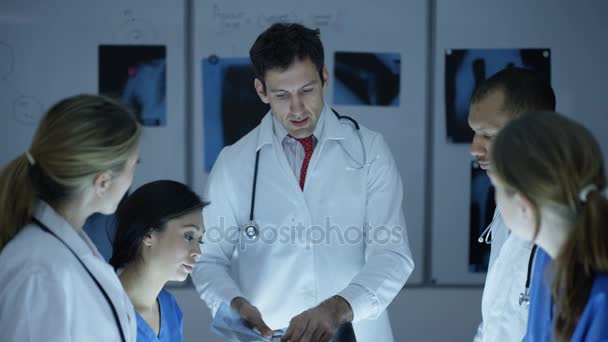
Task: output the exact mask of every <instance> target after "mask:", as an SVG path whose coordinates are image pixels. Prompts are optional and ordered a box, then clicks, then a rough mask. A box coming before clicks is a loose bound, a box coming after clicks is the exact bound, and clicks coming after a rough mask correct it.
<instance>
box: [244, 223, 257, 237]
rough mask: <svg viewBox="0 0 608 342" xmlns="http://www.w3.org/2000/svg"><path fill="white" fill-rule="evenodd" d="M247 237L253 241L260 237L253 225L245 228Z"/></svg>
mask: <svg viewBox="0 0 608 342" xmlns="http://www.w3.org/2000/svg"><path fill="white" fill-rule="evenodd" d="M245 236H247V237H248V238H249V239H251V240H253V239H255V238H257V237H258V229H257V228H256V227H255V226H254V225H253V223H251V224H249V225H248V226H247V227H245Z"/></svg>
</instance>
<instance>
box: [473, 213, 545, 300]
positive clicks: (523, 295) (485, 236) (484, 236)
mask: <svg viewBox="0 0 608 342" xmlns="http://www.w3.org/2000/svg"><path fill="white" fill-rule="evenodd" d="M491 233H492V224H490V225H489V226H488V227H486V229H485V230H484V231H483V232H482V233H481V235H480V236H479V238H477V242H479V243H483V242H485V243H486V244H491V243H492V239H491V238H490V234H491ZM535 255H536V245H534V246H532V251H530V257H529V258H528V271H527V273H526V284H525V287H524V291H523V292H520V293H519V301H518V303H519V306H526V307H528V306H529V305H530V279H531V278H532V265H533V264H534V256H535Z"/></svg>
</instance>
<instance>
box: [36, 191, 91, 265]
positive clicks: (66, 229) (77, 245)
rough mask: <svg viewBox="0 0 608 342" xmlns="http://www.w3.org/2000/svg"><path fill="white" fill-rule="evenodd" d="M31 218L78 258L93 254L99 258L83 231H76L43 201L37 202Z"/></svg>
mask: <svg viewBox="0 0 608 342" xmlns="http://www.w3.org/2000/svg"><path fill="white" fill-rule="evenodd" d="M33 216H34V217H35V218H36V219H38V220H39V221H40V222H41V223H42V224H44V225H45V226H46V228H48V229H49V230H50V231H52V232H53V233H54V234H55V235H56V236H57V237H59V238H60V239H61V240H63V241H64V242H65V243H66V244H67V245H68V246H70V248H72V249H73V250H74V252H76V254H77V255H78V256H79V257H80V258H82V257H83V256H85V255H89V254H95V255H96V256H98V257H101V255H100V254H99V252H98V251H97V248H96V247H95V245H94V244H93V242H92V241H91V240H90V239H89V238H88V236H87V235H86V233H85V232H84V231H80V232H78V231H76V230H75V229H74V228H73V227H72V226H71V225H70V224H69V223H68V222H67V221H66V220H65V219H64V218H63V217H62V216H61V215H59V214H58V213H57V212H56V211H55V209H53V208H52V207H51V206H50V205H49V204H48V203H46V202H45V201H42V200H38V201H37V203H36V205H35V208H34V213H33Z"/></svg>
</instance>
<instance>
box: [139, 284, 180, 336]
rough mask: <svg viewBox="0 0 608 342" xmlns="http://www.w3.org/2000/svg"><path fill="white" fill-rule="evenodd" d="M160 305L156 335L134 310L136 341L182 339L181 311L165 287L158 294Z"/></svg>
mask: <svg viewBox="0 0 608 342" xmlns="http://www.w3.org/2000/svg"><path fill="white" fill-rule="evenodd" d="M157 300H158V305H159V307H160V328H159V330H158V336H157V335H156V334H155V333H154V330H152V328H151V327H150V326H149V325H148V323H147V322H146V321H145V320H144V319H143V317H141V315H140V314H139V313H138V312H137V311H136V312H135V313H136V316H137V342H180V341H182V324H183V315H182V311H181V310H180V308H179V305H177V302H176V301H175V298H174V297H173V295H171V294H170V293H169V292H168V291H166V290H165V289H162V290H161V291H160V293H159V294H158V298H157Z"/></svg>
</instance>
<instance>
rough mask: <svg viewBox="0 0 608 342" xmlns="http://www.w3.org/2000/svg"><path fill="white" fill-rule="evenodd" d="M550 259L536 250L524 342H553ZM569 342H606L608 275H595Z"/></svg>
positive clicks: (607, 335) (543, 252) (607, 337)
mask: <svg viewBox="0 0 608 342" xmlns="http://www.w3.org/2000/svg"><path fill="white" fill-rule="evenodd" d="M551 260H552V259H551V257H550V256H549V255H548V254H547V252H545V251H544V250H543V249H542V248H540V247H539V248H538V251H537V254H536V261H535V262H534V272H533V273H532V285H531V289H530V312H529V318H528V329H527V331H526V336H525V338H524V341H553V315H554V310H555V307H554V303H553V300H552V299H551V282H552V280H551V269H550V268H549V265H550V263H551ZM571 341H608V273H598V274H596V276H595V279H594V280H593V286H592V287H591V292H590V294H589V299H588V300H587V304H586V305H585V308H584V309H583V313H582V314H581V317H580V319H579V321H578V323H577V324H576V327H575V328H574V333H573V334H572V338H571Z"/></svg>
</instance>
